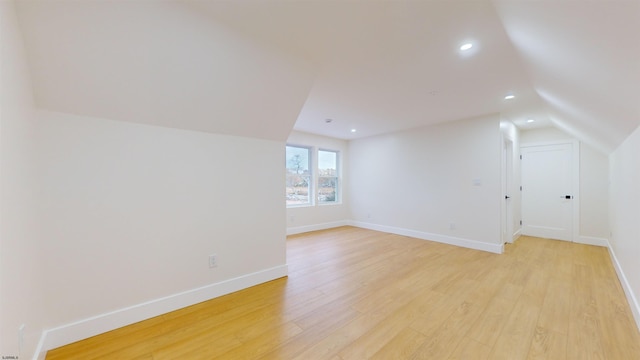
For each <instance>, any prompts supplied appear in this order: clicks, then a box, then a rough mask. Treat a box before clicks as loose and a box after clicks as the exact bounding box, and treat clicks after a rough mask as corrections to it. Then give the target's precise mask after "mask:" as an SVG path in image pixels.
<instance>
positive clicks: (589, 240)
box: [575, 235, 609, 247]
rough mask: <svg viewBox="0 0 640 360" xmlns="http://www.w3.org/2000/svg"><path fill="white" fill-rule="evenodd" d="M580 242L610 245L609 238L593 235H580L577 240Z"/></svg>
mask: <svg viewBox="0 0 640 360" xmlns="http://www.w3.org/2000/svg"><path fill="white" fill-rule="evenodd" d="M575 242H577V243H578V244H586V245H595V246H604V247H609V240H607V239H604V238H598V237H593V236H582V235H580V236H578V238H577V239H576V241H575Z"/></svg>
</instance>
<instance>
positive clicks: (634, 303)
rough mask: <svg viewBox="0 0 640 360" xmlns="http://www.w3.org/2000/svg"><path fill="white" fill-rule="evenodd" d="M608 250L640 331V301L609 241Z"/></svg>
mask: <svg viewBox="0 0 640 360" xmlns="http://www.w3.org/2000/svg"><path fill="white" fill-rule="evenodd" d="M606 246H607V248H608V249H609V255H610V256H611V262H612V263H613V267H614V268H615V269H616V273H617V274H618V279H619V280H620V284H621V285H622V289H624V294H625V295H626V296H627V301H628V302H629V307H631V312H632V313H633V318H634V319H635V320H636V326H637V327H638V330H640V305H639V304H638V299H636V296H635V294H634V293H633V290H632V289H631V285H629V281H628V280H627V277H626V276H625V275H624V271H623V270H622V267H621V266H620V263H619V262H618V258H617V257H616V254H615V252H614V251H613V248H612V247H611V243H609V241H607V245H606Z"/></svg>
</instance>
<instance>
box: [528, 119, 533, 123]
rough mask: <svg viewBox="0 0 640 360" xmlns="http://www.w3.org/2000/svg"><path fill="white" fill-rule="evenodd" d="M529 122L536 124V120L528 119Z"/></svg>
mask: <svg viewBox="0 0 640 360" xmlns="http://www.w3.org/2000/svg"><path fill="white" fill-rule="evenodd" d="M527 122H528V123H532V122H535V120H534V119H527Z"/></svg>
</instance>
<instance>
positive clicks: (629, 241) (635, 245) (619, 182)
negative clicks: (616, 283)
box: [609, 127, 640, 328]
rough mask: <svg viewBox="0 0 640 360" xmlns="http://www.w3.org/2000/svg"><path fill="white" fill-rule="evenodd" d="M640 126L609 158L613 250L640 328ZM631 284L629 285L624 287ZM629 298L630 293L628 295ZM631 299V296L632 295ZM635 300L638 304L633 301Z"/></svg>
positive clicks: (611, 241)
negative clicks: (639, 298) (639, 303)
mask: <svg viewBox="0 0 640 360" xmlns="http://www.w3.org/2000/svg"><path fill="white" fill-rule="evenodd" d="M638 154H640V127H639V128H637V129H636V130H635V131H634V132H633V133H632V134H631V135H630V136H629V137H628V138H627V139H626V140H625V141H624V142H623V143H622V145H620V146H619V147H618V148H617V149H616V150H615V151H614V152H613V153H611V155H610V156H609V162H610V179H611V184H610V187H609V189H610V199H609V201H610V211H611V214H610V215H611V216H610V219H611V233H612V235H611V240H610V243H611V248H612V250H613V252H614V253H615V256H616V257H617V259H618V263H619V266H620V269H621V270H622V272H623V273H624V275H625V276H626V281H625V280H624V278H623V279H621V280H622V282H623V285H627V284H628V287H627V288H626V290H627V291H630V292H631V294H630V295H631V296H630V300H632V301H630V304H631V306H632V308H635V309H634V310H635V312H634V315H635V316H636V322H637V323H638V327H639V328H640V307H639V305H638V297H639V296H640V262H638V259H640V187H639V186H638V184H640V160H639V159H638ZM624 282H627V284H624ZM627 295H629V293H627ZM628 297H629V296H628ZM634 298H635V304H634V302H633V299H634Z"/></svg>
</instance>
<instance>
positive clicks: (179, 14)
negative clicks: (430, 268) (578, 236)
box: [19, 0, 640, 152]
mask: <svg viewBox="0 0 640 360" xmlns="http://www.w3.org/2000/svg"><path fill="white" fill-rule="evenodd" d="M19 17H20V20H21V26H22V30H23V33H24V37H25V43H26V48H27V52H28V54H29V63H30V67H31V71H32V77H33V87H34V92H35V94H36V103H37V104H38V106H39V107H42V108H45V109H50V110H55V111H64V112H70V113H77V114H83V115H91V116H99V117H106V118H112V119H117V120H125V121H134V122H142V123H150V124H156V125H161V126H171V127H177V128H185V129H192V130H200V131H210V132H217V133H225V134H233V135H242V136H252V137H258V138H266V139H278V140H282V139H286V137H287V135H288V133H289V132H290V131H291V129H292V127H294V126H295V129H297V130H300V131H307V132H312V133H317V134H322V135H327V136H332V137H336V138H342V139H353V138H358V137H365V136H371V135H376V134H381V133H385V132H391V131H398V130H402V129H410V128H415V127H419V126H424V125H429V124H434V123H438V122H444V121H451V120H457V119H462V118H469V117H474V116H479V115H485V114H489V113H498V112H499V113H502V115H503V117H504V118H506V119H509V120H512V121H513V122H515V123H516V124H517V125H519V126H521V127H522V128H526V127H531V126H537V127H540V126H549V125H551V124H553V125H555V126H557V127H559V128H561V129H563V130H565V131H567V132H569V133H570V134H572V135H574V136H576V137H578V138H579V139H581V140H583V141H585V142H587V143H589V144H591V145H593V146H595V147H596V148H598V149H600V150H602V151H603V152H609V151H611V150H613V149H614V148H615V147H616V146H617V145H618V144H619V143H620V142H621V141H622V140H623V139H624V138H625V137H626V136H627V135H628V134H629V133H630V132H631V131H632V130H633V129H635V128H636V127H637V126H638V125H639V124H640V105H639V104H640V0H631V1H604V0H602V1H596V0H594V1H563V0H549V1H511V0H509V1H493V2H492V1H455V0H449V1H400V0H398V1H346V0H345V1H321V0H310V1H276V0H253V1H250V0H249V1H247V0H236V1H189V2H185V1H182V2H164V1H163V2H160V1H135V2H134V1H132V2H123V1H112V2H108V1H93V0H85V1H69V2H62V1H55V0H49V1H44V0H43V1H21V2H20V3H19ZM466 41H472V42H473V44H474V48H472V50H470V51H469V52H467V53H461V52H460V51H459V49H458V48H459V46H460V45H461V44H462V43H464V42H466ZM508 93H513V94H514V95H516V98H515V99H513V100H509V101H507V100H504V96H505V95H506V94H508ZM328 118H330V119H333V121H332V122H331V123H329V124H327V123H326V122H325V120H326V119H328ZM528 118H534V119H536V122H535V123H533V124H527V123H526V122H525V120H526V119H528ZM294 123H295V125H294ZM352 128H355V129H357V132H355V133H352V132H350V129H352Z"/></svg>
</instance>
